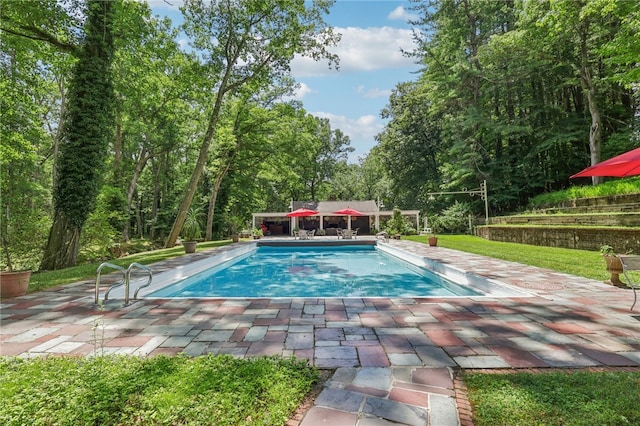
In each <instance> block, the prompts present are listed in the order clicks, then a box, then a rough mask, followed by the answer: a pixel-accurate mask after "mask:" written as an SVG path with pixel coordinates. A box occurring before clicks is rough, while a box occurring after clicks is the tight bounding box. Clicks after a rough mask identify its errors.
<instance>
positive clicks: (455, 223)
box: [431, 201, 471, 234]
mask: <svg viewBox="0 0 640 426" xmlns="http://www.w3.org/2000/svg"><path fill="white" fill-rule="evenodd" d="M470 212H471V208H470V206H469V204H466V203H461V202H459V201H456V202H455V203H453V205H451V206H449V207H447V208H446V209H444V210H442V211H441V212H440V213H439V214H438V216H437V218H435V219H434V220H433V221H432V223H431V227H432V228H436V227H437V228H438V231H439V232H448V233H452V234H465V233H468V232H469V214H470Z"/></svg>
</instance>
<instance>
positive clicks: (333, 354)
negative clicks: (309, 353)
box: [316, 346, 358, 359]
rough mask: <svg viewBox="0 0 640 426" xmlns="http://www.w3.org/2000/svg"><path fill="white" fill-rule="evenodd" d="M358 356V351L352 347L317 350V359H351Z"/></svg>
mask: <svg viewBox="0 0 640 426" xmlns="http://www.w3.org/2000/svg"><path fill="white" fill-rule="evenodd" d="M357 356H358V354H357V352H356V349H355V348H352V347H350V346H338V347H326V348H324V347H323V348H316V358H343V359H344V358H351V359H356V358H357Z"/></svg>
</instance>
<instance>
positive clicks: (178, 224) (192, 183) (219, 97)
mask: <svg viewBox="0 0 640 426" xmlns="http://www.w3.org/2000/svg"><path fill="white" fill-rule="evenodd" d="M233 65H234V62H233V61H229V63H228V64H227V69H226V72H225V75H224V77H223V78H222V81H221V83H220V87H219V88H218V92H217V93H216V101H215V103H214V105H213V111H211V116H210V118H209V125H208V127H207V132H206V133H205V135H204V139H203V140H202V145H201V146H200V153H199V155H198V160H197V161H196V166H195V168H194V169H193V173H192V174H191V179H190V180H189V184H188V185H187V189H186V191H185V193H184V197H183V198H182V202H181V203H180V207H179V208H178V215H177V216H176V220H175V221H174V222H173V226H172V227H171V231H170V232H169V236H168V237H167V241H166V242H165V244H164V246H165V248H169V247H173V246H175V245H176V241H177V240H178V236H179V235H180V231H181V230H182V225H184V221H185V219H186V218H187V212H188V211H189V207H191V202H192V201H193V197H194V196H195V194H196V191H197V189H198V182H199V181H200V177H201V176H202V171H203V170H204V167H205V165H206V164H207V160H208V159H209V148H210V147H211V142H212V141H213V136H214V134H215V131H216V126H217V125H218V119H219V118H220V110H221V108H222V102H223V100H224V96H225V94H226V93H227V92H228V91H229V90H230V89H231V87H229V85H228V82H229V78H230V77H231V71H232V68H233Z"/></svg>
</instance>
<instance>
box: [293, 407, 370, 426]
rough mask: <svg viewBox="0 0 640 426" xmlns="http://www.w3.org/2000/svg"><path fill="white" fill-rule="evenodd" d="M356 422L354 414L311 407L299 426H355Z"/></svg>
mask: <svg viewBox="0 0 640 426" xmlns="http://www.w3.org/2000/svg"><path fill="white" fill-rule="evenodd" d="M357 421H358V417H357V415H356V414H354V413H345V412H344V411H340V410H333V409H331V408H325V407H312V408H311V409H310V410H309V411H308V412H307V414H306V415H305V416H304V418H303V419H302V422H301V423H300V426H319V425H336V426H337V425H340V426H352V425H353V426H355V424H356V422H357Z"/></svg>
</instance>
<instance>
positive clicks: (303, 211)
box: [287, 208, 318, 217]
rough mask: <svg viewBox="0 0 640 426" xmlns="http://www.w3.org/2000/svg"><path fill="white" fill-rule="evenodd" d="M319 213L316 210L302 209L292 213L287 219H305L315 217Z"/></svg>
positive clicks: (288, 214)
mask: <svg viewBox="0 0 640 426" xmlns="http://www.w3.org/2000/svg"><path fill="white" fill-rule="evenodd" d="M317 214H318V212H317V211H315V210H310V209H305V208H300V209H298V210H294V211H292V212H289V213H287V217H304V216H315V215H317Z"/></svg>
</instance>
